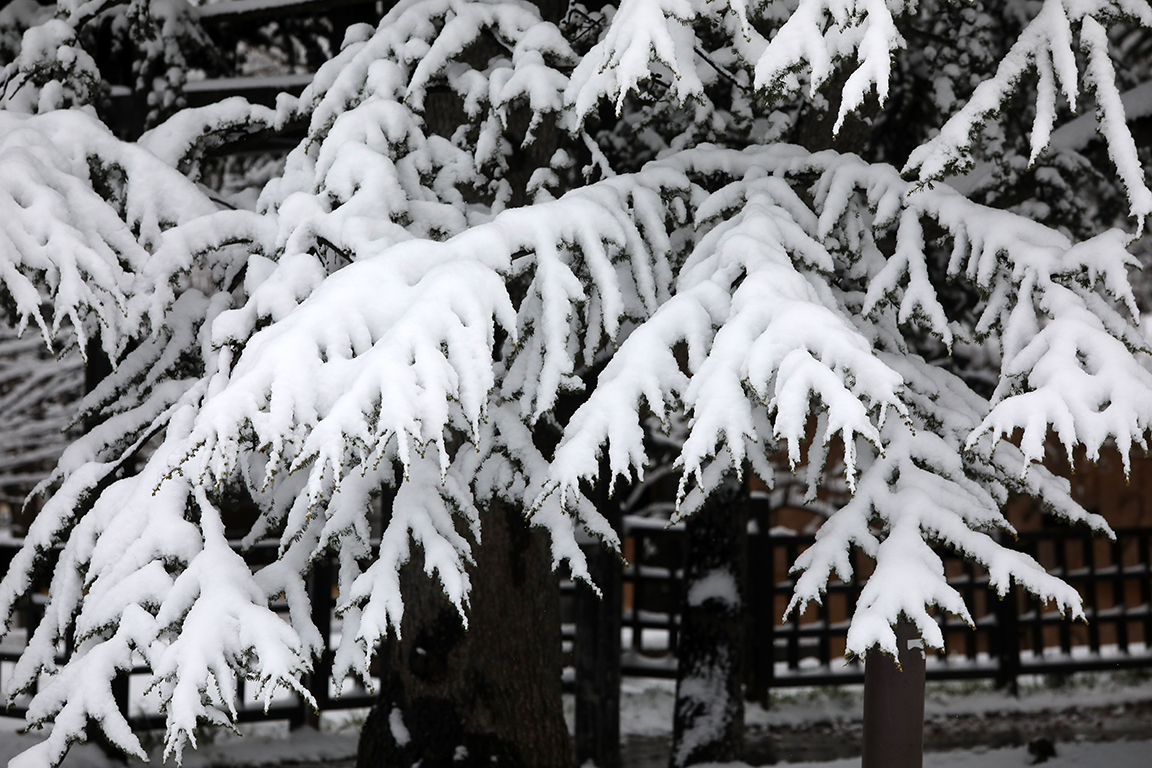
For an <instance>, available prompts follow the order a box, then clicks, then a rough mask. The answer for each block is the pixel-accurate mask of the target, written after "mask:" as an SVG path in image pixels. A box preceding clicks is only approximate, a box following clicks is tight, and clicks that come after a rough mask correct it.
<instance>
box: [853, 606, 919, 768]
mask: <svg viewBox="0 0 1152 768" xmlns="http://www.w3.org/2000/svg"><path fill="white" fill-rule="evenodd" d="M895 629H896V647H897V648H898V649H899V658H898V659H893V658H892V657H891V656H885V655H884V654H883V653H881V652H880V651H878V650H876V649H873V650H871V651H869V652H868V658H867V660H866V663H865V665H864V758H863V761H862V768H921V767H922V766H923V765H924V661H925V660H924V641H923V640H922V639H921V638H920V633H919V632H918V631H917V630H916V627H915V625H913V624H906V623H904V622H901V623H899V624H897V625H896V627H895Z"/></svg>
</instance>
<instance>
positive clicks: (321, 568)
mask: <svg viewBox="0 0 1152 768" xmlns="http://www.w3.org/2000/svg"><path fill="white" fill-rule="evenodd" d="M309 586H310V587H311V589H310V590H309V592H310V593H311V594H309V596H308V597H309V600H310V602H311V603H312V623H313V624H314V625H315V627H316V629H318V630H319V631H320V637H322V638H323V639H324V647H323V649H322V650H321V652H320V658H319V659H317V660H316V666H315V667H314V668H313V669H312V674H310V675H308V676H307V678H306V680H305V681H304V684H305V687H306V688H307V689H308V692H309V693H311V694H312V698H313V699H315V700H316V708H315V709H313V708H312V706H311V705H309V704H308V702H307V701H305V700H304V699H303V697H301V699H300V707H299V709H298V710H297V711H296V712H294V713H293V715H292V717H291V718H290V721H289V726H290V727H292V728H299V727H300V726H304V725H307V726H310V727H312V728H315V729H317V730H319V729H320V715H321V713H323V712H324V710H325V709H326V708H327V707H328V680H329V678H330V677H332V652H331V651H330V650H329V648H328V645H329V642H330V641H331V638H332V561H331V560H330V559H329V557H328V556H327V555H322V556H321V557H320V558H319V559H317V560H316V562H315V564H314V565H313V566H312V580H311V584H310V585H309Z"/></svg>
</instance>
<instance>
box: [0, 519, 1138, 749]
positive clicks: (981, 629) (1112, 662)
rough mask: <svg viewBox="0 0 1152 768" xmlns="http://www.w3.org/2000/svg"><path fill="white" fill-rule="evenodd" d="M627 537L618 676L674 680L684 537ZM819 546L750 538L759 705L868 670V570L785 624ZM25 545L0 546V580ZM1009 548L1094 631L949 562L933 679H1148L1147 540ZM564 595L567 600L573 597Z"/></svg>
mask: <svg viewBox="0 0 1152 768" xmlns="http://www.w3.org/2000/svg"><path fill="white" fill-rule="evenodd" d="M765 513H766V510H765V509H760V510H757V509H755V508H754V509H753V512H752V519H753V520H754V521H757V522H760V521H762V520H764V519H765V516H766V515H765ZM623 527H624V530H623V533H624V538H625V542H626V550H627V553H628V554H629V555H630V557H629V563H628V565H627V567H626V568H625V569H624V572H623V592H624V594H623V605H624V610H623V611H622V613H621V615H620V617H619V620H620V631H621V638H622V646H623V648H622V651H623V652H622V654H621V671H622V673H623V674H624V675H625V676H635V677H674V676H675V674H676V660H675V651H676V646H677V641H678V629H679V625H680V620H679V616H680V611H681V605H682V600H683V594H682V589H681V585H680V577H681V574H682V569H683V558H684V541H683V528H682V527H681V526H672V527H667V526H666V525H665V524H664V522H663V521H658V520H644V519H636V518H629V519H626V520H625V521H624V525H623ZM814 540H815V536H813V535H811V534H791V533H787V532H784V531H782V530H780V529H778V528H776V529H768V528H767V526H764V525H757V523H753V524H752V525H750V530H749V536H748V551H747V566H748V567H747V582H746V587H747V589H746V608H747V614H746V621H745V626H746V628H747V638H748V642H747V643H746V646H747V648H746V651H747V658H746V664H745V668H746V682H747V684H748V687H749V690H750V691H752V692H754V694H755V696H756V697H757V698H764V697H765V695H766V694H767V692H768V691H769V690H770V689H772V688H774V687H786V686H797V685H833V684H844V683H853V682H861V681H862V680H863V667H862V666H861V665H860V664H859V663H858V662H851V661H846V660H845V659H844V658H843V653H844V644H845V638H846V636H847V632H848V620H849V618H850V616H851V615H852V611H853V610H854V608H855V602H856V600H857V598H858V597H859V594H860V589H861V586H862V584H863V581H864V579H865V578H866V577H867V576H868V574H869V571H870V563H869V561H868V559H867V558H865V557H860V556H858V555H857V556H855V557H854V561H853V568H854V570H855V573H856V574H857V577H858V578H857V579H856V580H854V581H853V582H852V583H848V584H845V583H841V582H837V583H833V584H831V585H830V586H829V591H828V595H827V598H826V600H825V601H824V604H823V605H822V606H818V607H816V608H815V609H813V610H810V611H809V612H808V613H807V614H805V615H803V616H792V617H790V618H789V619H788V620H784V619H783V618H782V615H783V610H784V606H785V605H786V604H787V601H788V599H789V597H790V596H791V592H792V580H791V577H790V576H789V575H788V567H789V566H790V565H791V563H792V562H794V561H795V559H796V556H797V555H799V554H800V553H801V552H802V551H804V549H806V548H807V547H808V546H810V545H811V544H812V542H813V541H814ZM19 544H20V542H19V541H18V540H15V539H11V538H9V539H3V538H0V572H2V571H4V570H5V569H6V568H7V564H8V562H9V561H10V560H11V558H12V556H13V555H14V553H15V552H16V550H17V548H18V547H19ZM1015 546H1017V547H1019V548H1020V549H1022V550H1023V551H1025V552H1028V553H1029V554H1031V555H1032V556H1033V557H1035V558H1036V559H1037V561H1038V562H1040V563H1041V564H1043V565H1044V566H1045V567H1046V568H1047V569H1048V570H1049V571H1050V572H1052V573H1054V574H1056V575H1058V576H1060V577H1061V578H1064V579H1065V580H1067V581H1068V582H1069V583H1071V584H1072V585H1073V586H1075V587H1076V588H1077V589H1078V590H1079V591H1080V594H1081V595H1082V596H1083V598H1084V610H1085V613H1086V614H1087V616H1088V619H1089V621H1088V623H1087V624H1074V623H1073V622H1071V621H1068V620H1065V619H1063V618H1062V617H1061V616H1060V615H1059V614H1057V613H1056V612H1055V611H1054V610H1052V611H1048V610H1045V609H1044V608H1043V606H1040V605H1038V604H1037V602H1036V601H1035V599H1034V598H1032V597H1031V596H1030V595H1027V594H1026V593H1024V592H1023V591H1022V590H1013V591H1011V592H1009V593H1008V594H1007V595H1006V596H1005V597H1004V599H999V598H998V597H997V596H996V595H995V593H993V592H991V591H990V590H989V589H988V578H987V574H986V573H984V572H983V571H982V569H981V568H979V566H974V565H972V564H970V563H966V562H964V561H962V560H960V559H959V558H955V557H953V558H947V559H946V560H945V565H946V570H947V574H948V577H949V582H950V583H951V584H952V585H953V586H955V587H956V588H957V590H959V591H960V593H961V594H962V595H963V596H964V599H965V602H966V603H967V605H968V607H969V609H970V611H971V612H972V615H973V617H974V619H975V621H976V627H975V629H970V628H969V627H967V625H965V624H963V623H962V622H961V621H959V620H958V619H956V618H954V617H948V616H944V615H941V616H940V617H939V621H940V625H941V628H942V630H943V632H944V636H945V640H946V646H947V652H946V653H945V654H942V655H939V656H936V657H933V658H930V659H929V666H928V677H929V678H932V679H973V678H986V679H987V678H991V679H996V680H998V681H999V682H1001V683H1005V684H1009V685H1011V684H1012V683H1013V682H1014V680H1015V678H1016V676H1018V675H1020V674H1034V673H1069V672H1078V671H1088V670H1102V669H1109V670H1115V669H1122V668H1133V667H1152V643H1150V640H1152V611H1150V610H1149V606H1152V528H1139V529H1120V530H1117V531H1116V541H1114V542H1112V541H1107V540H1103V539H1097V538H1093V537H1091V536H1087V535H1082V534H1080V533H1078V532H1077V531H1074V530H1064V529H1061V530H1055V531H1040V532H1031V533H1022V534H1020V538H1019V540H1018V541H1017V542H1016V543H1015ZM273 555H274V545H267V546H265V545H258V546H257V547H254V548H253V549H251V550H249V551H248V552H247V553H245V557H246V558H247V560H248V562H249V563H250V564H251V565H252V567H254V568H259V567H260V566H262V565H264V564H266V563H268V562H271V561H272V557H273ZM332 576H333V573H332V568H331V564H329V563H326V562H320V563H318V564H317V567H316V569H315V570H314V572H313V574H312V581H311V584H310V590H311V600H312V611H313V621H315V622H316V626H317V627H318V628H319V629H320V631H321V632H322V633H323V634H324V636H325V637H327V638H328V648H329V649H331V648H333V647H334V645H335V642H334V641H335V640H337V639H338V637H339V635H338V633H339V631H340V622H339V619H338V618H337V617H336V616H335V615H334V614H333V606H334V602H335V601H334V594H333V579H332ZM564 594H565V596H566V600H571V597H572V591H571V590H570V589H566V590H565V593H564ZM45 600H46V596H45V595H44V594H43V593H42V592H35V593H34V594H33V595H32V597H31V598H30V599H29V600H27V601H26V602H25V603H24V605H22V606H21V607H20V609H19V614H18V616H19V617H18V620H17V627H18V628H17V629H16V630H15V631H14V632H13V633H11V634H10V635H9V636H8V637H7V638H6V639H5V640H4V641H3V643H0V688H2V687H3V684H4V683H5V681H6V679H7V676H8V675H9V674H11V669H12V665H13V664H14V663H15V661H16V659H17V658H18V657H19V654H20V652H21V651H22V650H23V641H24V638H25V637H26V636H27V633H28V632H30V631H31V630H32V629H34V628H35V626H36V624H37V623H38V622H39V620H40V617H41V616H42V614H43V605H44V602H45ZM568 607H569V608H570V605H569V606H568ZM285 610H286V607H285ZM564 629H565V633H564V636H565V640H564V642H565V645H566V647H567V648H569V649H570V648H571V644H572V642H573V637H574V635H575V626H574V625H573V624H572V623H571V622H569V623H568V624H566V625H565V627H564ZM60 652H61V657H63V656H64V654H65V653H66V652H67V649H66V648H63V647H62V648H61V649H60ZM330 670H331V651H329V652H328V653H327V654H326V655H325V658H324V659H322V660H321V663H320V664H319V666H318V668H317V670H316V672H315V674H313V675H312V676H310V679H308V680H306V681H305V685H306V687H307V688H308V689H309V691H310V692H311V693H312V695H313V696H314V697H315V698H316V701H317V703H318V705H319V710H320V712H325V711H334V710H340V709H350V708H358V707H366V706H369V705H370V704H371V703H372V697H371V695H370V694H368V693H367V691H364V690H363V689H352V688H350V689H348V690H346V691H344V692H343V693H342V695H341V696H339V697H337V696H336V691H335V690H334V689H333V687H332V684H331V683H330V682H329V681H328V677H329V673H330ZM146 679H147V676H146V671H145V670H144V669H142V668H141V669H138V670H136V671H135V672H134V673H133V675H131V676H130V677H127V678H125V679H123V680H121V681H120V685H119V691H118V692H117V696H118V700H119V701H120V703H121V707H122V708H123V709H124V711H126V712H128V714H129V715H130V718H129V720H130V722H131V723H132V724H133V726H134V727H137V728H141V729H146V728H153V727H159V726H160V725H161V723H162V718H161V717H160V715H159V713H158V710H157V708H156V707H155V706H154V705H153V704H152V703H151V702H150V701H149V699H148V697H146V696H144V695H143V691H144V688H145V683H146ZM239 698H240V700H241V702H242V704H241V706H239V707H238V719H239V720H240V721H253V720H262V719H265V718H267V719H274V720H287V721H289V723H291V724H292V725H303V724H305V723H316V722H317V718H318V713H317V712H315V711H313V710H312V709H311V707H310V706H308V705H307V704H305V703H304V702H302V701H301V700H300V699H299V697H297V696H295V695H292V694H287V693H285V694H283V695H282V696H280V697H279V698H277V699H276V700H275V701H274V702H273V704H272V706H271V707H270V709H269V711H268V713H267V715H265V713H264V710H263V707H262V706H261V705H259V704H258V703H257V702H256V701H255V700H252V701H247V700H246V699H248V698H249V697H247V696H246V695H245V691H244V689H243V688H241V690H240V696H239ZM24 712H25V709H24V707H23V706H22V702H18V703H17V705H15V706H13V707H10V708H9V709H7V710H6V711H0V715H3V716H8V717H23V716H24Z"/></svg>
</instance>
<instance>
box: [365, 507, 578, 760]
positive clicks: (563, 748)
mask: <svg viewBox="0 0 1152 768" xmlns="http://www.w3.org/2000/svg"><path fill="white" fill-rule="evenodd" d="M482 528H483V543H482V544H480V545H479V546H477V547H476V548H475V558H476V564H475V566H473V567H471V568H469V575H470V577H471V579H472V595H471V606H470V608H469V610H468V627H467V629H465V627H464V626H463V624H462V622H461V620H460V617H459V615H458V614H457V612H456V609H455V608H453V607H452V605H451V604H450V603H449V602H448V600H447V599H446V598H445V597H444V595H443V593H442V591H441V589H440V587H439V586H438V584H437V583H435V582H434V581H433V580H432V579H431V578H430V577H428V576H427V575H426V574H425V573H424V570H423V563H422V562H421V561H422V559H423V558H422V557H420V556H416V557H414V558H413V561H412V562H410V563H409V564H408V565H406V566H405V568H404V570H403V571H402V573H401V588H402V590H403V594H404V604H405V607H404V619H403V621H402V626H401V637H400V638H399V639H392V640H390V641H389V642H388V643H386V644H385V648H384V650H383V651H382V654H381V656H382V660H383V667H384V669H383V672H382V675H381V677H382V680H381V691H380V698H379V700H378V702H377V704H376V705H375V706H374V707H373V708H372V711H371V712H370V713H369V715H368V719H367V721H366V722H365V725H364V729H363V731H362V732H361V735H360V747H359V754H358V757H357V766H358V768H409V766H413V765H416V764H417V763H419V764H420V767H421V768H448V767H449V766H451V767H452V768H469V767H470V766H475V768H480V767H481V766H483V768H504V767H506V768H569V766H570V765H571V763H572V750H571V744H570V740H569V737H568V729H567V727H566V725H565V723H564V715H563V710H562V705H561V681H560V669H561V656H560V654H561V649H560V613H559V585H558V582H557V579H556V577H555V575H554V574H553V573H552V569H551V556H550V553H549V547H548V545H547V541H546V539H545V538H544V534H543V533H542V532H540V531H532V530H530V529H529V527H528V525H527V523H526V522H525V521H524V519H523V517H522V515H521V514H520V512H519V510H517V509H514V508H511V507H508V506H506V505H504V504H502V503H498V502H494V503H493V504H492V505H491V507H490V508H488V509H485V510H484V511H483V512H482Z"/></svg>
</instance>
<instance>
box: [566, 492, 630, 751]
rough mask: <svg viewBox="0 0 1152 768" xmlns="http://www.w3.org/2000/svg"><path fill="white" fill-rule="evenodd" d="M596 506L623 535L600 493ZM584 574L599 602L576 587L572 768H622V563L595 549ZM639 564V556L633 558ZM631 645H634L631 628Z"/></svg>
mask: <svg viewBox="0 0 1152 768" xmlns="http://www.w3.org/2000/svg"><path fill="white" fill-rule="evenodd" d="M598 495H601V496H602V498H598V499H597V501H598V502H599V503H598V504H597V506H598V508H599V509H600V512H601V514H603V515H604V516H605V517H606V518H607V519H608V522H609V523H611V525H612V527H613V528H615V529H616V530H617V531H619V532H620V533H621V534H623V526H622V524H621V519H620V507H619V505H618V504H613V503H612V502H611V501H610V500H609V499H608V498H607V493H604V492H603V490H602V489H600V490H598ZM587 558H588V573H589V575H590V576H591V577H592V580H593V581H594V582H595V583H596V585H597V586H598V587H599V588H600V596H599V597H598V596H597V595H596V593H595V592H593V591H592V589H591V587H589V586H588V585H587V584H582V583H577V584H576V600H575V609H576V637H575V639H574V641H573V644H572V663H573V666H574V667H575V668H576V670H575V671H576V702H575V703H576V712H575V714H576V738H575V742H576V744H575V746H576V765H584V764H585V763H587V762H589V761H591V762H592V763H593V764H594V765H596V766H597V768H619V767H620V650H621V649H620V625H621V618H622V614H623V597H624V574H623V568H622V564H621V562H620V559H619V558H618V557H616V555H615V554H613V553H612V552H609V551H608V550H606V549H605V548H604V547H603V546H602V545H600V544H599V543H597V544H595V545H593V546H592V548H591V550H590V551H587ZM634 559H635V560H636V561H637V563H638V562H639V560H640V550H639V547H637V553H636V555H635V557H634ZM639 570H640V569H639V566H637V567H636V572H637V582H636V586H635V587H634V588H633V599H632V612H633V618H636V617H637V616H638V613H639V605H638V602H637V601H638V599H639V583H640V582H639ZM634 626H635V629H634V630H633V631H634V632H635V633H636V634H635V635H634V637H633V644H635V643H636V642H638V635H639V623H638V622H636V623H635V625H634Z"/></svg>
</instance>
